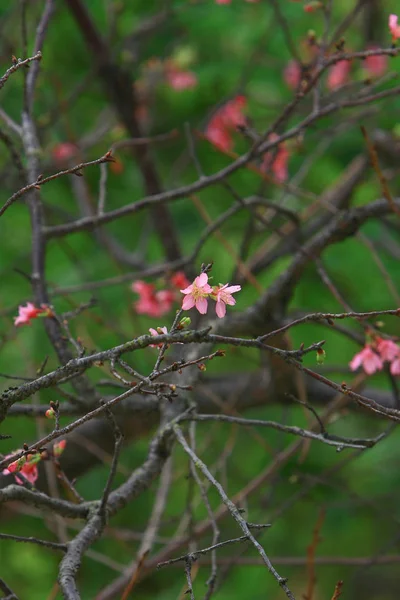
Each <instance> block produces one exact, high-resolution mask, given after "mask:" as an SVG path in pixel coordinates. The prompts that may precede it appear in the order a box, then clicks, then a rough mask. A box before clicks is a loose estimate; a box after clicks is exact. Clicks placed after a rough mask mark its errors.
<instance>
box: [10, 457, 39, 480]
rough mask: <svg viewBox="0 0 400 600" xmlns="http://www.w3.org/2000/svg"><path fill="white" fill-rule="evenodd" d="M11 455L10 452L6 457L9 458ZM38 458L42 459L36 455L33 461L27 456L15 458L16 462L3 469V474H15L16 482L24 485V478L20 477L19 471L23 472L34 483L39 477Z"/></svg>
mask: <svg viewBox="0 0 400 600" xmlns="http://www.w3.org/2000/svg"><path fill="white" fill-rule="evenodd" d="M10 456H12V454H8V455H7V456H6V457H5V458H9V457H10ZM38 460H40V458H36V457H35V458H34V460H33V461H32V460H30V459H29V458H25V457H24V458H20V459H18V460H15V461H14V462H12V463H10V464H9V465H8V467H7V468H6V469H3V475H11V474H13V475H14V477H15V481H16V483H18V485H24V483H25V481H24V479H23V478H22V477H18V473H22V475H23V476H24V477H25V479H27V480H28V481H29V482H30V483H32V485H33V484H34V483H35V481H36V480H37V478H38V477H39V472H38V468H37V462H38Z"/></svg>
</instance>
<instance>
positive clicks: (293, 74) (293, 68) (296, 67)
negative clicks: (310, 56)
mask: <svg viewBox="0 0 400 600" xmlns="http://www.w3.org/2000/svg"><path fill="white" fill-rule="evenodd" d="M283 80H284V82H285V83H286V85H287V86H288V88H290V89H291V90H295V89H297V88H298V87H299V85H300V81H301V66H300V64H299V63H298V62H297V60H290V61H289V62H288V64H287V65H286V67H285V69H284V71H283Z"/></svg>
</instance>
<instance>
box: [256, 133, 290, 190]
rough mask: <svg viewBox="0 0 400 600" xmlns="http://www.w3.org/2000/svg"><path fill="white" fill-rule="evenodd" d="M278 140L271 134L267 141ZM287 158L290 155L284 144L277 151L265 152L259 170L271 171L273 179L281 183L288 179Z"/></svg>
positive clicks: (275, 135) (274, 134)
mask: <svg viewBox="0 0 400 600" xmlns="http://www.w3.org/2000/svg"><path fill="white" fill-rule="evenodd" d="M278 138H279V136H278V135H277V134H276V133H271V135H270V136H269V138H268V139H269V140H270V141H271V142H274V141H275V140H277V139H278ZM289 157H290V153H289V151H288V149H287V148H286V146H285V144H284V143H282V144H279V146H278V149H277V150H276V148H275V149H274V150H271V152H266V153H265V154H264V158H263V161H262V164H261V169H262V170H264V171H269V170H271V171H272V173H273V175H274V177H275V179H276V180H277V181H279V182H281V183H283V182H284V181H286V180H287V178H288V161H289Z"/></svg>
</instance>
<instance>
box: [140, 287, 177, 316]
mask: <svg viewBox="0 0 400 600" xmlns="http://www.w3.org/2000/svg"><path fill="white" fill-rule="evenodd" d="M132 290H133V291H134V292H136V293H137V294H139V300H138V301H137V302H135V304H134V307H135V310H136V312H137V313H138V314H141V315H149V316H150V317H161V316H162V315H165V314H166V313H167V312H169V311H170V310H171V307H172V305H173V303H174V293H173V291H171V290H160V291H158V292H156V291H155V286H154V285H153V284H151V283H146V282H145V281H141V280H138V281H135V282H134V283H133V284H132Z"/></svg>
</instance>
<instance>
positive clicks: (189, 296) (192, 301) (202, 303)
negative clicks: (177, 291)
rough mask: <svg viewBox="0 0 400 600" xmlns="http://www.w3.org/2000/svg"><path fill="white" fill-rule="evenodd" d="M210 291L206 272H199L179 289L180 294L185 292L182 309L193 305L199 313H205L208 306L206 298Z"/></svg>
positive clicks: (187, 308) (188, 308)
mask: <svg viewBox="0 0 400 600" xmlns="http://www.w3.org/2000/svg"><path fill="white" fill-rule="evenodd" d="M212 291H213V290H212V287H211V286H210V285H209V284H208V275H207V273H201V275H199V276H198V277H196V279H195V280H194V281H193V283H192V284H191V285H189V286H188V287H187V288H185V289H184V290H181V292H182V294H185V297H184V299H183V302H182V309H183V310H190V309H191V308H193V307H194V306H195V307H196V308H197V310H198V311H199V313H200V314H202V315H205V314H206V312H207V307H208V305H207V298H208V296H209V295H210V294H212Z"/></svg>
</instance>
